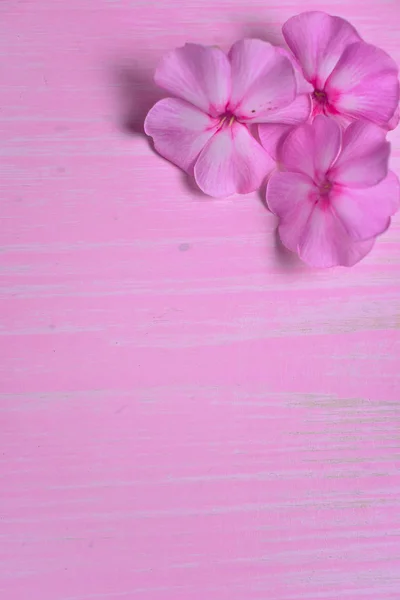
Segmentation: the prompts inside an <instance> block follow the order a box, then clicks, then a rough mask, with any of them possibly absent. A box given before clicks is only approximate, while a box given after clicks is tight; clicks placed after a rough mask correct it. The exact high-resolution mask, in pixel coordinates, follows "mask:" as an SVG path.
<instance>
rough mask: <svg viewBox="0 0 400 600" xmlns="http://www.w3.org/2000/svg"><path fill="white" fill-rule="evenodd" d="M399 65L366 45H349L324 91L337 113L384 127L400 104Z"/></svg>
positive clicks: (381, 52)
mask: <svg viewBox="0 0 400 600" xmlns="http://www.w3.org/2000/svg"><path fill="white" fill-rule="evenodd" d="M397 77H398V69H397V65H396V63H395V62H394V60H393V59H392V58H390V56H389V55H388V54H386V52H384V51H383V50H381V49H380V48H376V47H375V46H371V45H370V44H366V43H365V42H358V43H355V44H352V45H351V46H348V47H347V48H346V49H345V51H344V53H343V55H342V57H341V58H340V60H339V62H338V64H337V65H336V67H335V69H334V70H333V72H332V74H331V76H330V77H329V79H328V80H327V82H326V86H325V91H326V93H327V94H328V97H329V98H331V99H332V101H333V103H334V106H335V108H336V110H338V111H340V112H343V113H346V114H348V115H351V116H353V117H355V118H358V119H368V120H370V121H372V122H373V123H377V124H378V125H385V124H387V122H388V121H389V120H390V119H391V118H392V117H393V115H394V113H395V110H396V108H397V105H398V103H399V82H398V79H397Z"/></svg>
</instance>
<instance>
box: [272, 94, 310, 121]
mask: <svg viewBox="0 0 400 600" xmlns="http://www.w3.org/2000/svg"><path fill="white" fill-rule="evenodd" d="M310 114H311V98H310V96H309V94H300V95H299V96H296V98H295V99H294V100H293V102H291V103H290V104H288V105H286V106H283V107H282V108H276V109H274V110H270V111H269V113H268V121H267V122H268V123H285V124H287V125H298V124H299V123H304V121H307V119H308V118H309V116H310Z"/></svg>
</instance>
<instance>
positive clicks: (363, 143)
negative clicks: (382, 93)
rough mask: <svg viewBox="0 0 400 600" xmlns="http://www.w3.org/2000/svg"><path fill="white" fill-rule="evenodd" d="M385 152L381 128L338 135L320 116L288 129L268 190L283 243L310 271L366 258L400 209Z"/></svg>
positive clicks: (360, 126) (360, 125) (354, 128)
mask: <svg viewBox="0 0 400 600" xmlns="http://www.w3.org/2000/svg"><path fill="white" fill-rule="evenodd" d="M389 151H390V145H389V143H388V142H386V141H385V131H384V130H382V128H380V127H378V126H377V125H374V124H372V123H365V122H362V121H357V122H355V123H352V124H351V125H349V127H348V128H347V129H346V130H345V132H344V133H342V130H341V128H340V126H339V125H338V123H336V121H334V120H333V119H330V118H328V117H326V116H322V115H319V116H317V117H316V118H315V119H314V121H313V123H312V124H311V125H310V124H304V125H300V126H299V127H297V128H295V129H293V130H292V131H291V132H290V133H289V135H288V136H287V137H286V139H285V140H284V142H283V143H282V146H281V148H280V152H279V159H280V161H281V164H282V166H283V168H284V169H285V170H284V172H279V173H275V174H273V175H272V176H271V178H270V180H269V182H268V186H267V203H268V206H269V208H270V209H271V211H272V212H273V213H275V214H276V215H277V216H278V217H279V219H280V222H279V235H280V238H281V240H282V242H283V244H284V245H285V246H286V247H287V248H288V249H289V250H292V251H293V252H297V253H298V254H299V256H300V258H301V259H302V260H304V262H306V263H308V264H309V265H311V266H315V267H332V266H335V265H345V266H352V265H354V264H355V263H357V262H358V261H359V260H361V259H362V258H363V257H364V256H365V255H366V254H368V252H369V251H370V250H371V249H372V246H373V244H374V240H375V237H376V236H378V235H379V234H381V233H383V232H384V231H386V229H387V228H388V227H389V225H390V217H391V216H392V215H393V214H394V213H395V212H396V211H397V209H398V207H399V181H398V179H397V177H396V175H394V173H392V172H390V171H389V172H388V158H389Z"/></svg>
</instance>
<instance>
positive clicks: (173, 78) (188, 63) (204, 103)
mask: <svg viewBox="0 0 400 600" xmlns="http://www.w3.org/2000/svg"><path fill="white" fill-rule="evenodd" d="M154 80H155V82H156V83H157V85H159V86H160V87H162V88H164V89H165V90H168V91H169V92H170V93H172V94H173V95H174V96H178V98H182V99H183V100H187V101H188V102H190V103H191V104H194V105H195V106H197V107H198V108H200V109H201V110H203V111H204V112H206V113H208V114H210V115H211V116H217V115H219V114H221V113H223V112H224V111H225V107H226V105H227V102H228V100H229V95H230V91H231V67H230V64H229V60H228V57H227V56H226V54H225V53H224V52H222V50H220V49H219V48H214V47H213V48H211V47H208V46H201V45H200V44H186V45H185V46H183V47H182V48H177V49H176V50H173V51H172V52H169V54H167V55H166V56H165V57H164V58H163V59H162V61H161V63H160V65H159V66H158V68H157V70H156V73H155V76H154Z"/></svg>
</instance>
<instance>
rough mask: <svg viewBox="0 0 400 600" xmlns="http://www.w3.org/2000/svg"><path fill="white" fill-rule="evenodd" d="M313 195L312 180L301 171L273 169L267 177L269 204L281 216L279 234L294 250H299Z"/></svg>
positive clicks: (312, 207)
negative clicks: (276, 171)
mask: <svg viewBox="0 0 400 600" xmlns="http://www.w3.org/2000/svg"><path fill="white" fill-rule="evenodd" d="M314 195H315V186H314V184H313V182H312V181H311V179H310V178H309V177H307V176H306V175H302V174H301V173H274V174H273V175H272V176H271V177H270V179H269V181H268V184H267V193H266V200H267V204H268V207H269V209H270V210H271V211H272V212H273V213H274V214H275V215H277V216H278V217H279V218H280V223H279V236H280V238H281V240H282V243H283V244H284V245H285V246H286V248H288V249H289V250H292V252H297V246H298V243H299V240H300V237H301V235H302V233H303V230H304V227H305V225H306V223H307V221H308V219H309V217H310V214H311V212H312V211H313V209H314V205H315V202H314V199H313V197H314Z"/></svg>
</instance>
